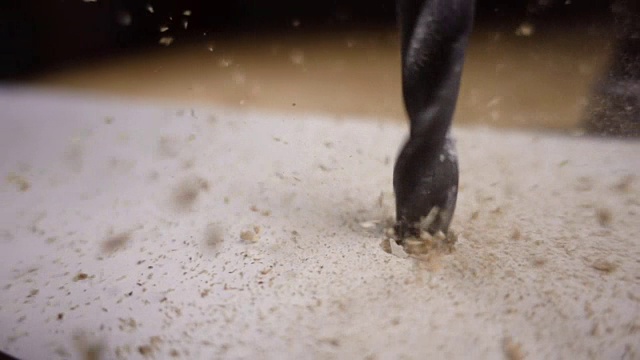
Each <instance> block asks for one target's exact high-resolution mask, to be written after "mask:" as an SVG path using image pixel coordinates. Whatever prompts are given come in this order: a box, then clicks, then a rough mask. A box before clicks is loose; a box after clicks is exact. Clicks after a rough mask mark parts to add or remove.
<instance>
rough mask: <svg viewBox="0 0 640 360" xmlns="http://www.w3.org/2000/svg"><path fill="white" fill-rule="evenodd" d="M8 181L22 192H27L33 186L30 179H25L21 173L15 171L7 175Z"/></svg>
mask: <svg viewBox="0 0 640 360" xmlns="http://www.w3.org/2000/svg"><path fill="white" fill-rule="evenodd" d="M7 182H8V183H10V184H13V185H15V186H16V187H17V188H18V191H20V192H25V191H27V190H29V188H30V187H31V184H30V183H29V181H27V179H25V178H24V177H23V176H21V175H18V174H14V173H10V174H9V175H7Z"/></svg>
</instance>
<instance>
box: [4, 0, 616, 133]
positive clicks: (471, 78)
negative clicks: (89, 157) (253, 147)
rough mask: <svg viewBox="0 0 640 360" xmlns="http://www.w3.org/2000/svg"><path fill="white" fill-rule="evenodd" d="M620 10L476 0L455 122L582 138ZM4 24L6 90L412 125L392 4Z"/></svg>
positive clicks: (99, 13) (71, 16) (199, 5)
mask: <svg viewBox="0 0 640 360" xmlns="http://www.w3.org/2000/svg"><path fill="white" fill-rule="evenodd" d="M609 7H610V2H609V1H604V0H582V1H580V0H566V1H565V0H547V1H545V0H538V1H535V2H532V1H530V2H527V1H513V0H511V1H507V0H502V1H498V0H494V1H491V0H485V1H483V0H479V1H478V5H477V17H476V27H475V30H474V34H473V36H472V39H471V42H470V48H469V55H468V58H467V63H466V66H465V71H464V76H463V84H462V90H461V97H460V101H459V108H458V111H457V114H456V121H457V123H458V124H462V123H467V124H468V123H474V124H478V123H480V124H488V125H492V126H501V127H528V128H538V129H575V126H576V124H577V123H578V121H579V119H580V117H581V116H582V111H583V110H584V106H585V104H586V102H587V98H588V96H589V92H590V89H591V85H592V84H593V83H594V82H595V81H596V80H597V77H598V76H599V74H600V73H601V72H602V71H603V69H604V67H605V65H606V62H607V59H608V55H609V53H610V48H611V40H612V35H613V34H612V30H611V21H612V20H611V12H610V11H609ZM0 26H1V27H2V31H1V33H0V34H1V35H0V37H1V38H0V40H1V41H2V44H3V48H4V49H3V51H2V54H1V57H0V78H1V79H2V80H3V81H4V82H17V83H19V84H32V85H33V84H35V85H38V86H45V87H53V88H62V89H67V90H69V89H70V90H78V91H82V92H92V93H97V94H109V95H117V96H124V97H140V98H151V99H160V100H162V101H171V102H175V103H185V104H222V105H232V106H242V107H250V108H257V109H266V110H277V111H282V110H286V111H296V112H313V113H325V114H330V115H333V116H335V117H344V116H356V117H373V118H379V119H389V120H393V121H404V114H403V108H402V103H401V96H400V56H399V44H398V36H397V31H396V27H395V4H394V1H389V0H384V1H364V0H348V1H307V2H302V1H293V0H273V1H249V0H233V1H227V2H211V1H202V0H201V1H196V0H187V1H178V0H173V1H166V0H157V1H139V0H132V1H124V0H120V1H114V0H111V1H106V0H95V1H92V0H91V1H90V0H84V1H83V0H64V1H63V0H32V1H13V2H12V1H10V2H3V4H2V5H0Z"/></svg>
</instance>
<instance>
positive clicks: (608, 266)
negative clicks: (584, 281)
mask: <svg viewBox="0 0 640 360" xmlns="http://www.w3.org/2000/svg"><path fill="white" fill-rule="evenodd" d="M591 267H592V268H594V269H596V270H598V271H602V272H603V273H607V274H608V273H611V272H613V271H615V270H616V269H617V268H618V266H617V265H616V264H614V263H613V262H611V261H608V260H605V259H598V260H596V261H594V262H593V263H592V264H591Z"/></svg>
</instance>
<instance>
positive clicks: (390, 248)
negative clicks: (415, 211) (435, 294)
mask: <svg viewBox="0 0 640 360" xmlns="http://www.w3.org/2000/svg"><path fill="white" fill-rule="evenodd" d="M385 234H386V239H385V240H383V241H382V243H381V247H382V249H383V250H384V251H385V252H387V253H389V254H393V255H395V256H398V257H401V258H412V259H415V260H416V261H417V262H418V265H419V266H420V267H421V268H425V269H427V270H429V271H438V270H440V269H441V267H442V257H443V256H444V255H448V254H451V253H453V252H454V251H455V243H456V242H457V241H458V236H457V234H456V233H455V232H454V231H449V233H448V234H446V235H445V234H444V233H442V232H441V231H440V232H438V233H436V234H435V235H431V234H429V233H428V232H426V231H421V233H420V237H408V238H405V239H404V240H403V241H402V243H401V244H398V241H397V239H396V236H395V232H394V231H393V228H387V229H386V231H385Z"/></svg>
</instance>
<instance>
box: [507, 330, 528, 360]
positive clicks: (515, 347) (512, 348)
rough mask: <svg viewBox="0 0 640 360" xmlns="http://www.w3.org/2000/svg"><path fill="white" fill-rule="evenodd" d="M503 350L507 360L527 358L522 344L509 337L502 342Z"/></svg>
mask: <svg viewBox="0 0 640 360" xmlns="http://www.w3.org/2000/svg"><path fill="white" fill-rule="evenodd" d="M502 350H503V351H504V356H505V357H506V358H507V360H523V359H524V357H525V355H524V352H523V351H522V344H520V343H517V342H515V341H513V339H512V338H511V337H509V336H508V337H506V338H504V340H503V341H502Z"/></svg>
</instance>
